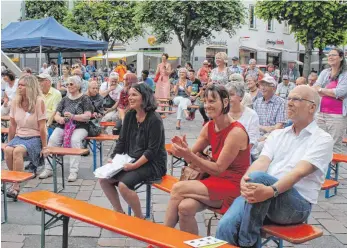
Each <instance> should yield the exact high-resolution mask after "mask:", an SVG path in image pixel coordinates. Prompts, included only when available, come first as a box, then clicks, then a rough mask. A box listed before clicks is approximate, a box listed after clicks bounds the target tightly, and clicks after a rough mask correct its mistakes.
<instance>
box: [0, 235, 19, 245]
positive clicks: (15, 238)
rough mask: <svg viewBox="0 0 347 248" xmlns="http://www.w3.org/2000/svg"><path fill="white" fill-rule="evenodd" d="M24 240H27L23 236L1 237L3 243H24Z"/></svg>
mask: <svg viewBox="0 0 347 248" xmlns="http://www.w3.org/2000/svg"><path fill="white" fill-rule="evenodd" d="M24 239H25V236H23V235H9V234H5V235H4V234H2V235H1V242H13V243H23V241H24Z"/></svg>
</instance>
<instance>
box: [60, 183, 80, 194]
mask: <svg viewBox="0 0 347 248" xmlns="http://www.w3.org/2000/svg"><path fill="white" fill-rule="evenodd" d="M79 189H80V186H67V185H65V189H64V190H63V191H62V192H64V193H78V191H79Z"/></svg>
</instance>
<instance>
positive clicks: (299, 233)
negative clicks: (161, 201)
mask: <svg viewBox="0 0 347 248" xmlns="http://www.w3.org/2000/svg"><path fill="white" fill-rule="evenodd" d="M178 181H179V180H178V179H177V178H176V177H173V176H170V175H166V176H164V177H163V178H162V181H161V182H160V183H154V184H153V186H154V187H156V188H158V189H160V190H162V191H165V192H167V193H170V192H171V190H172V187H173V185H174V184H175V183H177V182H178ZM209 210H211V211H212V212H214V214H215V216H217V215H216V214H221V213H220V212H219V211H218V209H213V208H209ZM213 217H214V216H213ZM213 217H211V218H210V220H209V223H208V227H207V232H208V233H207V236H209V235H210V228H211V219H212V218H213ZM261 232H262V237H264V238H265V241H264V242H263V243H262V242H261V237H259V239H258V242H257V247H262V246H264V245H265V244H266V243H267V242H269V241H270V240H272V241H274V242H275V243H276V244H277V246H278V247H279V248H282V247H283V240H286V241H288V242H290V243H293V244H301V243H304V242H307V241H309V240H312V239H315V238H318V237H320V236H322V235H323V231H322V230H320V229H318V228H316V227H314V226H312V225H309V224H305V223H303V224H298V225H287V226H280V225H273V224H272V225H264V226H263V227H262V229H261Z"/></svg>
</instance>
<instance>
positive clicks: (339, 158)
mask: <svg viewBox="0 0 347 248" xmlns="http://www.w3.org/2000/svg"><path fill="white" fill-rule="evenodd" d="M333 162H335V163H340V162H345V163H347V155H346V154H338V153H334V155H333Z"/></svg>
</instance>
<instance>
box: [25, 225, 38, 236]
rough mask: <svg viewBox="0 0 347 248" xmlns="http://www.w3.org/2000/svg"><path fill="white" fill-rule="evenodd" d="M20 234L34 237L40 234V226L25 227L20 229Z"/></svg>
mask: <svg viewBox="0 0 347 248" xmlns="http://www.w3.org/2000/svg"><path fill="white" fill-rule="evenodd" d="M22 234H24V235H27V234H29V235H35V234H41V226H39V225H26V226H23V228H22Z"/></svg>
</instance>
